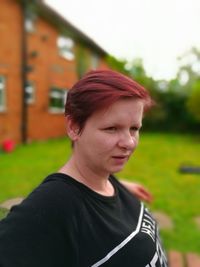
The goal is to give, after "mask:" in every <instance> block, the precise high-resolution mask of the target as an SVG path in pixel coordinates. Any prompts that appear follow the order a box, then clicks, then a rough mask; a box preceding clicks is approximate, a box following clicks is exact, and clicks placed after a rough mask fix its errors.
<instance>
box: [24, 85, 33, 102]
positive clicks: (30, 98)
mask: <svg viewBox="0 0 200 267" xmlns="http://www.w3.org/2000/svg"><path fill="white" fill-rule="evenodd" d="M25 96H26V103H27V104H32V103H34V102H35V85H34V83H33V82H30V81H28V82H27V83H26V87H25Z"/></svg>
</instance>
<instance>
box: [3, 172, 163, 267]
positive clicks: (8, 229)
mask: <svg viewBox="0 0 200 267" xmlns="http://www.w3.org/2000/svg"><path fill="white" fill-rule="evenodd" d="M110 181H111V183H112V184H113V186H114V188H115V195H114V196H112V197H106V196H103V195H100V194H98V193H96V192H94V191H92V190H91V189H89V188H88V187H86V186H85V185H83V184H82V183H79V182H78V181H76V180H74V179H73V178H71V177H69V176H67V175H65V174H61V173H55V174H52V175H49V176H48V177H47V178H46V179H45V180H44V181H43V183H42V184H41V185H40V186H38V187H37V188H36V189H35V190H34V191H33V192H32V193H31V194H30V195H29V196H28V197H27V198H26V199H25V200H24V201H23V202H22V203H21V204H20V205H18V206H15V207H13V208H12V209H11V212H10V213H9V215H8V216H7V218H5V219H3V220H2V221H1V222H0V266H1V267H98V266H102V267H117V266H119V267H120V266H126V267H153V266H155V267H166V266H167V262H166V257H165V255H164V253H163V250H162V247H161V243H160V240H159V238H158V231H157V226H156V222H155V220H154V219H153V218H152V217H151V215H150V213H149V212H148V210H147V209H146V208H145V207H144V206H143V204H141V203H140V202H139V201H138V200H137V198H135V197H134V196H133V195H132V194H130V193H129V192H128V191H127V190H126V188H125V187H123V186H122V185H121V184H120V183H119V182H118V181H117V180H116V179H115V178H114V177H113V176H111V177H110Z"/></svg>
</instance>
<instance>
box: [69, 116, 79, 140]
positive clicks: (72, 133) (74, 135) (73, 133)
mask: <svg viewBox="0 0 200 267" xmlns="http://www.w3.org/2000/svg"><path fill="white" fill-rule="evenodd" d="M66 126H67V135H68V136H69V138H70V139H71V140H72V141H76V140H77V139H78V137H79V127H78V125H77V123H75V122H74V121H73V120H72V119H71V118H70V116H67V117H66Z"/></svg>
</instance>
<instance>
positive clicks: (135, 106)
mask: <svg viewBox="0 0 200 267" xmlns="http://www.w3.org/2000/svg"><path fill="white" fill-rule="evenodd" d="M143 108H144V102H143V101H142V100H140V99H133V98H130V99H120V100H118V101H116V102H115V103H113V104H112V105H110V106H109V107H107V108H104V109H101V110H98V111H96V112H95V113H93V114H92V116H91V117H90V118H89V119H88V122H90V121H91V122H92V123H94V122H96V123H98V122H101V121H110V120H111V121H116V122H117V121H123V120H125V121H141V120H142V116H143ZM86 123H87V122H86Z"/></svg>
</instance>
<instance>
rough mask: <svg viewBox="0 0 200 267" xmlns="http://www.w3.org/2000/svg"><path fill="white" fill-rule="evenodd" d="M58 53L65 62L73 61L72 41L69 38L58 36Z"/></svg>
mask: <svg viewBox="0 0 200 267" xmlns="http://www.w3.org/2000/svg"><path fill="white" fill-rule="evenodd" d="M57 47H58V53H59V55H60V56H61V57H63V58H65V59H67V60H70V61H71V60H74V58H75V55H74V41H73V40H72V39H71V38H70V37H66V36H59V37H58V39H57Z"/></svg>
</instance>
